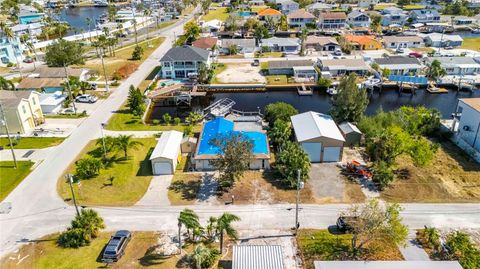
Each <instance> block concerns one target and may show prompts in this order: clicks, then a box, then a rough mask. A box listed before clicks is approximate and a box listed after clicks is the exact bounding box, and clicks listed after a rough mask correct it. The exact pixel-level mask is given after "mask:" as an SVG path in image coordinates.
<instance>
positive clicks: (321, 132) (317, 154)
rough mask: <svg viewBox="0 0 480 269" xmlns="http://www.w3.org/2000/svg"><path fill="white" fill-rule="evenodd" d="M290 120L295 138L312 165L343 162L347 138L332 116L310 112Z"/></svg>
mask: <svg viewBox="0 0 480 269" xmlns="http://www.w3.org/2000/svg"><path fill="white" fill-rule="evenodd" d="M290 119H291V121H292V126H293V130H294V132H295V137H296V139H297V141H298V143H300V145H301V147H302V148H303V150H305V152H306V153H307V154H308V157H309V158H310V161H311V162H312V163H318V162H338V161H341V160H342V153H343V145H344V143H345V138H343V135H342V133H341V132H340V129H338V127H337V124H336V123H335V121H334V120H333V118H332V117H331V116H329V115H325V114H322V113H318V112H313V111H309V112H305V113H301V114H298V115H294V116H292V117H290Z"/></svg>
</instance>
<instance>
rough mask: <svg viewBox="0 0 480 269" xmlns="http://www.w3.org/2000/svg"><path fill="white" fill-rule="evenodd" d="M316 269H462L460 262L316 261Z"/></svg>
mask: <svg viewBox="0 0 480 269" xmlns="http://www.w3.org/2000/svg"><path fill="white" fill-rule="evenodd" d="M314 266H315V269H411V268H415V269H462V266H460V264H459V263H458V261H315V262H314Z"/></svg>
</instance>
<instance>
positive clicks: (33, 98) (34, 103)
mask: <svg viewBox="0 0 480 269" xmlns="http://www.w3.org/2000/svg"><path fill="white" fill-rule="evenodd" d="M32 103H33V105H36V104H37V102H35V97H32Z"/></svg>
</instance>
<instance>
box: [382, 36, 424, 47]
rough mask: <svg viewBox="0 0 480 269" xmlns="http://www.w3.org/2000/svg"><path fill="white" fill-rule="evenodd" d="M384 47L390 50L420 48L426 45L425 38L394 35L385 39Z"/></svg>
mask: <svg viewBox="0 0 480 269" xmlns="http://www.w3.org/2000/svg"><path fill="white" fill-rule="evenodd" d="M383 45H384V46H385V48H389V49H398V48H420V47H423V46H424V43H423V38H421V37H419V36H416V35H407V36H399V35H392V36H384V37H383Z"/></svg>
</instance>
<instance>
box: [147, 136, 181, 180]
mask: <svg viewBox="0 0 480 269" xmlns="http://www.w3.org/2000/svg"><path fill="white" fill-rule="evenodd" d="M182 138H183V134H182V133H181V132H178V131H167V132H163V133H162V136H161V137H160V139H159V140H158V142H157V145H156V146H155V149H154V150H153V152H152V155H150V162H151V163H152V171H153V174H154V175H172V174H173V173H174V172H175V168H176V167H177V163H178V154H179V153H180V145H181V143H182Z"/></svg>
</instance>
